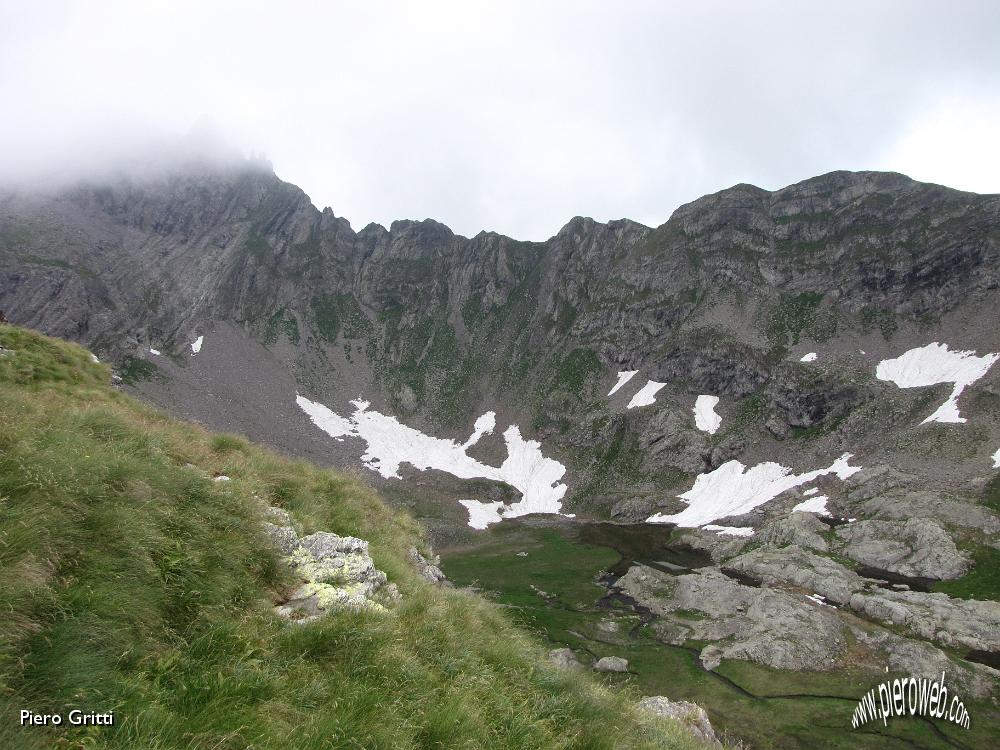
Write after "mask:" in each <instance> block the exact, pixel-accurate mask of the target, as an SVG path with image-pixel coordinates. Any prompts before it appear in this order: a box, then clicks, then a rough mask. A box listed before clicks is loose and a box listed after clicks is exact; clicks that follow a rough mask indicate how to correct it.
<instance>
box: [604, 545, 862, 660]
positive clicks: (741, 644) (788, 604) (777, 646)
mask: <svg viewBox="0 0 1000 750" xmlns="http://www.w3.org/2000/svg"><path fill="white" fill-rule="evenodd" d="M617 585H618V586H619V587H620V588H621V589H622V590H623V591H625V592H626V593H628V594H629V595H630V596H631V597H633V598H634V599H635V600H636V601H638V602H640V603H641V604H643V605H644V606H646V607H648V608H649V609H650V611H652V612H654V613H655V614H657V615H659V616H660V617H661V618H662V619H661V620H659V621H657V622H656V623H654V626H653V628H654V631H655V632H657V634H658V635H660V636H661V637H663V638H664V640H668V642H673V643H678V642H683V641H684V640H686V639H693V640H703V641H714V642H718V647H719V649H720V653H719V658H730V659H746V660H749V661H754V662H757V663H759V664H765V665H767V666H771V667H776V668H778V669H795V670H801V669H814V670H823V669H830V668H832V667H833V666H834V665H835V664H836V661H837V659H838V658H839V657H840V655H841V654H843V652H844V650H845V649H846V646H847V641H846V628H845V626H844V624H843V623H842V622H841V621H840V619H839V618H838V617H837V616H836V614H835V613H834V612H835V611H834V610H832V609H831V608H829V607H823V606H820V605H817V604H815V603H814V602H810V601H809V600H808V599H806V597H805V596H804V595H795V594H791V593H788V592H784V591H778V590H774V589H768V588H754V587H752V586H746V585H744V584H742V583H739V582H738V581H735V580H733V579H732V578H730V577H728V576H726V575H724V574H723V573H722V572H720V571H719V570H716V569H714V568H706V569H701V570H699V571H697V572H696V573H690V574H686V575H681V576H676V577H674V576H670V575H667V574H665V573H662V572H660V571H657V570H653V569H652V568H648V567H645V566H640V565H636V566H633V567H632V568H631V569H629V571H628V573H627V574H626V575H625V576H623V577H622V578H621V579H619V581H618V583H617Z"/></svg>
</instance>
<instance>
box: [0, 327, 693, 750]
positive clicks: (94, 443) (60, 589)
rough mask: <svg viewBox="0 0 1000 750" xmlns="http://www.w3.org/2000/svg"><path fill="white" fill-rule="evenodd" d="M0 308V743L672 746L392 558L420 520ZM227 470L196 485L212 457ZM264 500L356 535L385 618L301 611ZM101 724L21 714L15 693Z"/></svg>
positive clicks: (28, 702)
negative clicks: (289, 614) (180, 413)
mask: <svg viewBox="0 0 1000 750" xmlns="http://www.w3.org/2000/svg"><path fill="white" fill-rule="evenodd" d="M108 378H109V372H108V369H107V367H106V366H104V365H102V364H98V363H95V362H93V361H92V358H91V355H90V354H89V353H88V352H87V351H86V350H84V349H81V348H79V347H77V346H75V345H71V344H67V343H63V342H60V341H57V340H54V339H49V338H45V337H43V336H40V335H37V334H34V333H32V332H28V331H26V330H24V329H21V328H16V327H14V326H7V325H2V324H0V609H2V612H3V616H2V617H0V713H2V716H3V718H4V720H3V721H2V722H0V747H4V748H39V749H40V748H50V747H54V746H58V747H67V748H84V747H86V748H137V747H143V748H173V747H184V748H248V747H253V748H271V747H289V748H291V747H294V748H318V747H324V748H325V747H361V746H363V747H369V748H428V747H469V748H535V747H539V748H541V747H546V748H547V747H566V748H569V747H572V748H612V747H614V748H691V747H698V746H699V745H698V744H697V743H696V742H695V741H694V740H693V739H691V737H690V736H689V735H688V734H687V733H686V731H685V730H683V729H682V728H681V727H680V726H679V725H677V724H674V723H671V722H665V721H659V720H655V719H652V718H649V717H646V716H644V715H641V714H639V713H637V712H635V710H634V709H633V708H632V707H633V706H634V703H635V699H636V698H637V697H638V696H637V695H634V694H631V693H630V692H629V691H628V690H627V689H624V690H616V691H614V692H612V691H610V690H609V689H608V688H606V687H604V686H602V685H600V684H599V683H598V682H597V681H596V680H595V679H593V678H591V676H590V675H587V674H581V673H572V672H567V671H557V670H555V669H553V668H550V667H549V666H547V665H546V664H545V659H544V652H543V649H542V647H541V645H540V644H538V643H537V642H535V641H533V640H531V639H530V638H529V637H528V636H527V635H525V634H523V633H522V632H521V631H520V630H518V629H517V628H516V627H515V626H514V625H513V624H512V623H511V621H510V620H509V618H508V616H507V615H506V614H505V613H504V612H503V611H502V610H501V609H499V608H498V607H495V606H493V605H490V604H488V603H487V602H485V601H484V600H481V599H479V598H478V597H476V596H473V595H470V594H467V593H465V592H461V591H456V590H448V589H442V588H437V587H433V586H431V585H429V584H427V583H425V582H424V581H423V580H422V579H420V578H419V577H418V576H417V574H416V573H415V572H414V571H413V570H412V569H411V568H410V567H409V565H408V564H407V563H406V561H405V555H406V551H407V550H408V549H409V548H410V547H411V546H414V545H415V546H418V547H419V546H421V545H422V539H421V530H420V529H419V528H418V527H417V526H416V524H415V523H414V522H413V521H412V520H411V519H409V518H408V517H407V516H405V515H402V514H400V513H397V512H395V511H392V510H390V509H389V508H387V506H386V505H384V504H383V503H382V501H381V500H380V499H379V498H378V497H377V496H376V495H375V493H374V492H373V491H372V490H371V489H369V488H368V487H366V486H365V485H364V484H362V483H361V482H359V481H357V480H356V479H354V478H352V477H349V476H345V475H343V474H340V473H337V472H335V471H324V470H319V469H317V468H315V467H313V466H310V465H308V464H306V463H303V462H296V461H291V460H287V459H284V458H281V457H278V456H276V455H274V454H271V453H268V452H266V451H264V450H261V449H258V448H256V447H254V446H252V445H250V444H249V443H247V442H246V441H244V440H241V439H239V438H234V437H231V436H226V435H212V434H209V433H207V432H205V431H203V430H202V429H200V428H198V427H195V426H192V425H189V424H182V423H178V422H176V421H174V420H172V419H169V418H168V417H166V416H164V415H162V414H160V413H158V412H156V411H154V410H152V409H149V408H147V407H144V406H141V405H140V404H138V403H136V402H135V401H133V400H131V399H129V398H128V397H126V396H124V395H122V394H121V393H118V392H117V391H115V390H113V389H112V388H110V387H109V385H108ZM223 474H224V475H226V476H228V477H231V479H232V481H229V482H214V481H212V479H213V477H214V476H219V475H223ZM261 501H264V502H267V503H270V504H271V505H275V506H279V507H282V508H285V509H287V510H288V511H290V512H291V513H292V514H293V516H294V517H295V518H296V519H297V521H298V522H300V523H301V524H302V526H303V527H304V528H305V530H306V531H307V532H311V531H315V530H320V529H322V530H330V531H334V532H336V533H340V534H350V535H356V536H359V537H362V538H364V539H367V540H369V541H370V542H371V550H372V556H373V558H374V559H375V562H376V564H377V565H378V567H379V568H381V569H382V570H385V571H386V572H387V573H388V575H389V578H390V580H392V581H394V582H395V583H396V584H397V585H398V586H399V589H400V591H401V592H402V601H401V603H399V604H398V605H397V606H396V607H395V608H393V609H392V610H390V611H389V612H388V613H382V614H379V613H372V612H354V611H343V612H340V613H337V614H334V615H331V616H328V617H324V618H322V619H320V620H318V621H316V622H313V623H311V624H308V625H304V626H300V625H293V624H289V623H287V622H285V621H283V620H281V619H279V618H278V617H276V616H275V615H274V614H273V612H272V606H273V604H274V602H275V600H277V599H278V598H280V594H281V592H282V590H283V589H284V588H285V587H287V586H288V585H289V584H290V581H289V580H288V578H287V575H288V574H287V573H286V572H285V571H284V570H283V569H282V568H281V567H280V566H279V565H278V562H277V558H276V556H275V554H274V553H273V552H272V551H271V550H270V549H269V548H268V546H267V544H266V543H265V537H264V536H263V532H262V529H261V521H260V517H259V505H260V503H261ZM74 708H76V709H80V710H83V711H85V712H88V711H97V712H108V711H113V712H114V715H115V722H114V725H113V726H110V727H108V726H101V727H88V728H73V727H69V726H67V725H66V724H65V723H64V724H63V725H62V726H60V727H51V726H49V727H31V728H27V727H20V726H18V721H17V718H16V717H17V716H18V711H19V710H21V709H30V710H33V711H36V712H40V713H61V714H66V713H68V711H69V710H71V709H74Z"/></svg>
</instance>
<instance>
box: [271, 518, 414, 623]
mask: <svg viewBox="0 0 1000 750" xmlns="http://www.w3.org/2000/svg"><path fill="white" fill-rule="evenodd" d="M264 513H265V515H266V517H268V518H271V519H273V520H283V521H287V522H288V523H289V524H290V523H291V517H290V516H289V515H288V513H287V512H286V511H284V510H282V509H280V508H266V509H265V510H264ZM264 532H265V533H266V535H267V537H268V539H269V540H270V542H271V544H272V545H273V546H274V548H275V549H277V551H278V552H279V553H280V555H281V560H282V562H283V563H284V564H285V565H287V566H288V567H289V568H290V569H291V570H292V571H294V572H295V574H296V575H297V576H298V577H299V579H300V583H299V585H298V586H297V587H296V588H295V589H294V590H293V591H292V592H291V594H290V595H289V596H288V599H287V601H285V603H283V604H281V605H279V606H277V607H275V608H274V611H275V612H276V613H277V614H279V615H281V616H282V617H284V618H286V619H289V620H293V621H295V622H298V623H304V622H309V621H311V620H314V619H316V618H317V617H320V616H322V615H324V614H328V613H330V612H333V611H336V610H338V609H342V608H350V609H368V610H384V609H385V608H386V606H389V605H391V604H394V603H395V602H396V601H398V599H399V590H398V589H397V588H396V585H395V584H394V583H388V582H387V578H386V575H385V573H384V572H382V571H381V570H379V569H378V568H376V567H375V562H374V560H372V558H371V556H370V555H369V554H368V542H366V541H365V540H363V539H358V538H357V537H353V536H339V535H337V534H332V533H330V532H328V531H318V532H316V533H315V534H310V535H309V536H306V537H302V538H299V536H298V533H297V532H296V531H295V528H294V527H293V526H291V525H289V526H278V525H277V524H273V523H270V522H265V523H264Z"/></svg>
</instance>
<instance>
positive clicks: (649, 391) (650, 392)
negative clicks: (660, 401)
mask: <svg viewBox="0 0 1000 750" xmlns="http://www.w3.org/2000/svg"><path fill="white" fill-rule="evenodd" d="M665 385H666V383H657V382H655V381H653V380H647V381H646V385H644V386H643V387H642V390H640V391H639V392H638V393H637V394H635V395H634V396H633V397H632V400H631V401H629V402H628V406H626V407H625V408H626V409H634V408H636V407H637V406H649V405H650V404H653V403H656V394H657V393H658V392H659V390H660V389H661V388H662V387H663V386H665Z"/></svg>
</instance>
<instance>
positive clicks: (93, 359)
mask: <svg viewBox="0 0 1000 750" xmlns="http://www.w3.org/2000/svg"><path fill="white" fill-rule="evenodd" d="M90 361H91V362H93V363H94V364H95V365H98V364H100V363H101V360H99V359H98V358H97V355H96V354H94V353H93V352H91V353H90Z"/></svg>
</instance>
